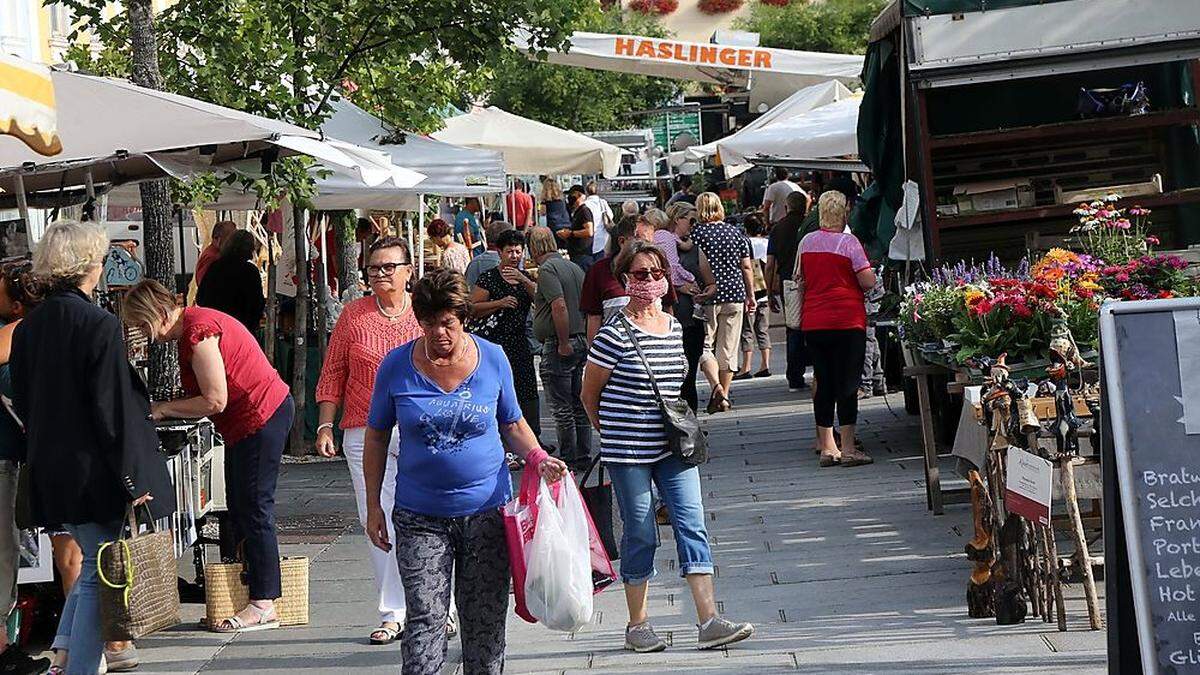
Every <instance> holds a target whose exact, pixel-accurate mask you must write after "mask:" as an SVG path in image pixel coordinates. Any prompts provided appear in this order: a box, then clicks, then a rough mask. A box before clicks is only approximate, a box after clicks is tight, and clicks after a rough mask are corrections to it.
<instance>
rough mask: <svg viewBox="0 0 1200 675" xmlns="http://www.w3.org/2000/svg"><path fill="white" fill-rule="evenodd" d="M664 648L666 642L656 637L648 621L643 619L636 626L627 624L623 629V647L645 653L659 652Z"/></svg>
mask: <svg viewBox="0 0 1200 675" xmlns="http://www.w3.org/2000/svg"><path fill="white" fill-rule="evenodd" d="M666 648H667V643H665V642H663V641H662V638H660V637H658V635H657V634H656V633H655V632H654V627H653V626H651V625H650V622H649V621H643V622H642V623H639V624H638V625H636V626H629V627H627V628H626V629H625V649H626V650H628V651H631V652H638V653H639V654H645V653H647V652H661V651H662V650H664V649H666Z"/></svg>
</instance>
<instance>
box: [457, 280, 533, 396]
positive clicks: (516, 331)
mask: <svg viewBox="0 0 1200 675" xmlns="http://www.w3.org/2000/svg"><path fill="white" fill-rule="evenodd" d="M475 286H476V287H477V288H482V289H483V290H485V291H487V292H488V301H489V302H495V301H496V300H502V299H504V298H507V297H508V296H510V295H511V296H513V297H515V298H516V299H517V306H516V308H515V309H501V310H497V311H495V312H492V313H491V314H488V315H487V316H485V317H482V318H480V319H474V320H472V321H471V324H470V326H469V328H470V330H471V332H472V333H474V334H475V335H478V336H479V337H481V338H483V339H485V340H488V341H491V342H494V343H496V344H498V345H500V346H501V347H502V348H503V349H504V354H505V355H506V356H508V362H509V364H510V365H511V366H512V371H513V384H514V385H515V386H516V389H517V398H518V399H520V400H522V401H526V400H530V399H532V400H537V396H538V385H537V375H536V373H535V371H534V368H533V352H532V351H531V350H530V348H529V332H528V330H529V329H528V323H527V320H528V318H529V308H530V306H531V305H532V304H533V298H532V297H530V295H529V293H528V292H526V290H525V287H524V286H522V285H521V284H517V285H516V286H512V285H509V283H508V282H507V281H505V280H504V277H502V276H500V268H499V267H496V268H493V269H490V270H488V271H486V272H484V273H483V274H481V275H479V280H478V281H476V282H475Z"/></svg>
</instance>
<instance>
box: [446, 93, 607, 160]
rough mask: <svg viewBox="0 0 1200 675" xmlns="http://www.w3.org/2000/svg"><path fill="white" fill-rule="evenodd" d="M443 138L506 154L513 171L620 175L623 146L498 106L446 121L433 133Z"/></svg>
mask: <svg viewBox="0 0 1200 675" xmlns="http://www.w3.org/2000/svg"><path fill="white" fill-rule="evenodd" d="M433 137H434V138H435V139H437V140H439V141H445V142H446V143H453V144H455V145H464V146H467V147H469V148H478V149H481V150H495V151H498V152H500V153H501V154H503V155H504V169H505V171H507V172H508V173H510V174H527V175H538V174H603V175H605V176H609V177H612V176H616V175H617V173H618V172H619V171H620V168H621V149H620V148H618V147H617V146H615V145H610V144H608V143H605V142H603V141H598V140H596V139H594V138H592V137H590V136H585V135H583V134H581V133H578V132H575V131H568V130H566V129H560V128H558V127H555V126H551V125H549V124H543V123H541V122H535V121H534V120H530V119H526V118H524V117H521V116H520V115H514V114H512V113H510V112H506V111H504V110H501V109H500V108H497V107H494V106H492V107H488V108H477V109H475V110H472V111H471V112H469V113H467V114H465V115H458V116H457V117H451V118H449V119H447V120H446V128H445V129H442V130H441V131H438V132H436V133H434V134H433Z"/></svg>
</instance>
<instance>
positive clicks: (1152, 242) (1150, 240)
mask: <svg viewBox="0 0 1200 675" xmlns="http://www.w3.org/2000/svg"><path fill="white" fill-rule="evenodd" d="M1134 215H1137V214H1134ZM1146 244H1147V245H1148V246H1158V237H1156V236H1154V235H1152V234H1151V235H1147V236H1146Z"/></svg>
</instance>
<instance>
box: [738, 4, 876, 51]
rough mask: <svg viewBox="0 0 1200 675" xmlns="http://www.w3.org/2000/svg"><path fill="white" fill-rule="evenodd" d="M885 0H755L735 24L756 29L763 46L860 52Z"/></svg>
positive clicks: (865, 44)
mask: <svg viewBox="0 0 1200 675" xmlns="http://www.w3.org/2000/svg"><path fill="white" fill-rule="evenodd" d="M886 5H887V0H821V2H792V3H790V4H788V5H785V6H782V7H779V6H774V5H769V4H765V3H761V2H760V3H755V5H754V6H753V7H752V8H751V10H750V14H749V15H748V16H744V17H741V18H739V19H738V20H737V21H736V22H735V26H736V27H737V28H739V29H741V30H747V31H751V32H755V33H758V34H759V36H760V40H761V42H762V45H763V46H764V47H775V48H779V49H798V50H801V51H814V52H833V53H839V54H863V53H865V52H866V49H867V39H868V36H869V33H870V29H871V22H872V21H873V20H874V19H875V17H876V16H878V15H879V13H880V12H881V11H883V8H884V6H886Z"/></svg>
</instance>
